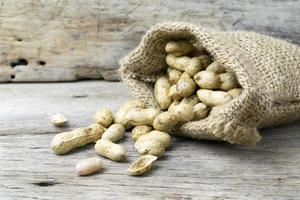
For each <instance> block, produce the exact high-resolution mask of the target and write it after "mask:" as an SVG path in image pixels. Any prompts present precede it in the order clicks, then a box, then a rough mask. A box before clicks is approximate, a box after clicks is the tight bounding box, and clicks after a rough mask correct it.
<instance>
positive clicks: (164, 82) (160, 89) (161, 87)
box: [154, 76, 172, 110]
mask: <svg viewBox="0 0 300 200" xmlns="http://www.w3.org/2000/svg"><path fill="white" fill-rule="evenodd" d="M170 87H171V83H170V82H169V80H168V77H167V76H162V77H160V78H159V79H158V80H157V81H156V82H155V85H154V97H155V100H156V102H157V103H158V105H159V106H160V108H161V109H163V110H165V109H167V108H168V107H169V105H170V104H171V102H172V99H171V98H170V97H169V94H168V93H169V90H170Z"/></svg>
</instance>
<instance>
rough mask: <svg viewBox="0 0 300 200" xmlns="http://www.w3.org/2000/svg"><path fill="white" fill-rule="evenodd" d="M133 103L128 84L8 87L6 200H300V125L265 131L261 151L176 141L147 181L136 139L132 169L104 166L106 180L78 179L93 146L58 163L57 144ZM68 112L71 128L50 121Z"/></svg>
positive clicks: (0, 178)
mask: <svg viewBox="0 0 300 200" xmlns="http://www.w3.org/2000/svg"><path fill="white" fill-rule="evenodd" d="M131 98H132V96H131V94H130V92H129V90H128V89H127V87H126V86H125V85H124V84H122V83H107V82H101V81H99V82H97V81H91V82H75V83H53V84H2V85H0V99H1V104H0V199H1V200H6V199H18V200H19V199H118V198H119V199H284V200H286V199H300V190H299V188H300V146H299V143H300V135H299V132H300V123H299V122H295V123H292V124H289V125H284V126H279V127H275V128H269V129H265V130H262V136H263V140H262V142H261V143H259V144H258V145H257V146H256V147H254V148H249V147H244V146H238V145H231V144H228V143H224V142H211V141H195V140H191V139H187V138H181V137H173V145H172V147H171V148H170V149H169V150H168V151H167V152H166V154H165V156H164V157H162V158H161V159H160V160H159V161H158V162H157V163H156V164H155V166H154V169H153V170H152V171H151V173H149V174H148V175H147V176H142V177H131V176H128V175H127V174H126V170H127V168H128V166H129V164H130V163H131V162H133V161H134V160H135V159H136V158H137V156H138V155H137V153H136V151H135V150H134V148H133V141H132V140H131V138H130V133H127V137H126V138H125V139H124V140H122V141H121V142H120V143H121V144H123V145H124V146H125V147H126V149H127V150H128V155H129V156H128V161H127V162H122V163H117V162H113V161H110V160H107V159H105V158H103V159H102V160H103V162H104V165H105V170H104V171H103V172H102V173H99V174H95V175H91V176H87V177H78V176H77V175H76V174H75V172H74V166H75V163H76V161H77V160H79V159H83V158H87V157H92V156H96V154H95V151H94V149H93V145H87V146H85V147H83V148H80V149H78V150H75V151H73V152H72V153H69V154H67V155H63V156H58V155H55V154H53V153H52V151H51V149H50V141H51V139H52V138H53V136H54V135H55V134H56V133H58V132H61V131H66V130H72V129H74V128H76V127H80V126H86V125H89V124H90V123H92V115H93V114H94V112H95V111H96V110H97V109H99V108H101V107H103V106H107V107H110V108H111V109H112V110H113V111H116V110H117V109H118V107H119V106H120V105H121V104H122V103H124V102H125V101H127V100H129V99H131ZM56 111H60V112H63V113H65V114H66V115H67V116H68V118H69V120H70V123H69V126H68V127H67V128H55V127H53V126H52V125H51V124H50V123H49V120H48V116H47V114H48V113H52V112H56Z"/></svg>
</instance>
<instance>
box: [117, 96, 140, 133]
mask: <svg viewBox="0 0 300 200" xmlns="http://www.w3.org/2000/svg"><path fill="white" fill-rule="evenodd" d="M132 108H145V104H144V103H143V102H142V101H140V100H135V101H130V102H127V103H125V104H123V105H122V106H121V108H120V109H119V110H118V112H117V113H116V114H115V123H116V124H122V125H123V126H124V128H125V129H126V130H128V129H130V128H132V124H130V123H129V122H128V120H127V119H126V114H127V112H128V111H129V110H130V109H132Z"/></svg>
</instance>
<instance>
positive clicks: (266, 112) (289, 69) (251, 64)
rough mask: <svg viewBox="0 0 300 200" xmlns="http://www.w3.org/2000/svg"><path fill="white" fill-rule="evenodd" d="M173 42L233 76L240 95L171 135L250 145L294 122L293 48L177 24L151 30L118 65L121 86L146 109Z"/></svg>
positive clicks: (298, 83) (297, 100)
mask: <svg viewBox="0 0 300 200" xmlns="http://www.w3.org/2000/svg"><path fill="white" fill-rule="evenodd" d="M178 39H185V40H187V41H190V42H191V43H193V44H194V46H195V47H196V48H197V47H198V48H200V47H204V48H205V49H206V50H207V52H208V53H209V54H210V55H211V56H212V57H213V59H216V60H218V61H219V62H220V63H221V64H222V65H223V66H224V67H225V68H226V69H227V70H228V71H233V72H234V73H235V74H236V76H237V79H238V81H239V83H240V85H241V87H242V88H243V92H242V94H241V95H240V96H239V97H237V98H235V99H233V100H232V101H231V102H229V103H227V104H225V105H223V106H220V107H216V108H214V109H213V112H211V113H210V115H209V116H208V117H207V118H205V119H203V120H199V121H191V122H188V123H186V124H184V125H182V126H181V127H178V128H177V129H176V130H174V131H173V133H174V134H178V135H183V136H188V137H191V138H197V139H215V140H224V141H228V142H230V143H237V144H246V145H255V144H256V143H257V142H258V141H259V140H260V139H261V136H260V134H259V132H258V129H259V128H261V127H266V126H274V125H278V124H282V123H287V122H290V121H292V120H296V119H299V118H300V48H299V47H298V46H296V45H293V44H290V43H287V42H285V41H282V40H279V39H275V38H272V37H269V36H265V35H261V34H257V33H253V32H244V31H238V32H213V31H207V30H205V29H204V28H203V27H201V26H195V25H192V24H188V23H177V22H173V23H162V24H158V25H156V26H154V27H152V28H151V29H150V30H149V31H148V32H147V33H146V34H145V35H144V37H143V38H142V40H141V42H140V44H139V45H138V47H137V48H136V49H134V50H133V51H132V52H131V53H130V54H129V55H127V56H126V57H125V58H123V59H122V60H121V61H120V65H121V67H120V73H121V77H122V80H123V81H124V82H125V83H127V84H128V86H129V87H130V88H131V90H132V91H133V93H134V95H135V96H136V98H138V99H141V100H143V101H144V102H145V103H146V105H147V106H149V107H158V105H157V103H156V102H155V99H154V96H153V85H154V82H155V81H156V80H157V78H158V77H159V76H161V75H162V74H164V73H165V72H166V68H167V65H166V62H165V57H166V52H165V50H164V48H165V45H166V43H167V42H169V41H173V40H178Z"/></svg>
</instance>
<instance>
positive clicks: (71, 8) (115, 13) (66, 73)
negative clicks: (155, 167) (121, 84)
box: [0, 0, 300, 82]
mask: <svg viewBox="0 0 300 200" xmlns="http://www.w3.org/2000/svg"><path fill="white" fill-rule="evenodd" d="M299 10H300V0H287V1H277V0H266V1H260V0H252V1H246V0H242V1H241V0H232V1H226V0H222V1H211V0H204V1H197V0H191V1H180V0H164V1H161V0H152V1H140V0H131V1H119V0H109V1H106V0H89V1H86V0H72V1H70V0H39V1H36V0H22V1H19V0H0V82H7V81H13V82H21V81H25V82H27V81H72V80H77V79H86V78H91V79H100V78H102V77H104V79H107V80H115V79H117V78H118V75H117V73H116V69H117V68H118V63H117V61H118V60H119V59H120V58H121V57H123V56H124V55H126V54H127V53H128V52H129V51H130V50H132V49H133V48H134V47H135V46H136V45H137V44H138V42H139V41H140V39H141V37H142V35H143V34H144V33H145V31H146V30H147V29H148V28H149V27H151V26H153V25H155V24H156V23H159V22H164V21H187V22H190V23H194V24H198V25H200V24H201V25H203V26H206V27H209V28H213V29H216V30H225V31H227V30H251V31H257V32H260V33H265V34H268V35H271V36H275V37H280V38H284V39H288V40H290V41H292V42H294V43H297V44H299V41H300V15H299ZM22 59H23V60H22ZM18 61H19V62H18ZM24 61H26V62H27V64H26V62H24ZM16 64H19V65H17V66H15V65H16ZM24 64H26V65H24Z"/></svg>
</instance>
